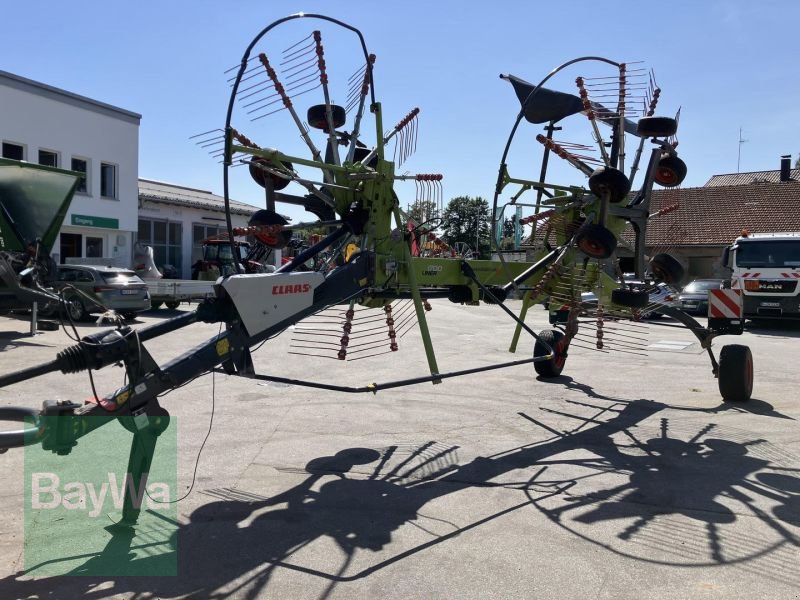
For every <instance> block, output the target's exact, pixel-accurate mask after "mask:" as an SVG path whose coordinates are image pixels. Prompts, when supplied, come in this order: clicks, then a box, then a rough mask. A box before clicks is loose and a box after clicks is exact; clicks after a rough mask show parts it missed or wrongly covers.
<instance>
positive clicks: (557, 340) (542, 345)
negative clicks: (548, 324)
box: [533, 329, 567, 379]
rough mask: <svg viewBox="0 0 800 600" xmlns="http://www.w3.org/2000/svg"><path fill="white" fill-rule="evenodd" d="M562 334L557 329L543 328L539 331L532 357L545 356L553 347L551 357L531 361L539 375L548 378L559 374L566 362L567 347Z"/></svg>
mask: <svg viewBox="0 0 800 600" xmlns="http://www.w3.org/2000/svg"><path fill="white" fill-rule="evenodd" d="M566 345H567V344H566V341H565V336H564V334H563V333H562V332H561V331H559V330H558V329H545V330H543V331H540V332H539V339H538V340H536V344H535V345H534V346H533V357H534V358H538V357H540V356H547V355H548V354H550V348H552V349H553V358H551V359H549V360H542V361H538V362H535V363H533V368H534V369H535V370H536V373H538V374H539V376H540V377H544V378H545V379H549V378H552V377H558V376H559V375H561V371H563V370H564V365H565V364H566V362H567V348H566Z"/></svg>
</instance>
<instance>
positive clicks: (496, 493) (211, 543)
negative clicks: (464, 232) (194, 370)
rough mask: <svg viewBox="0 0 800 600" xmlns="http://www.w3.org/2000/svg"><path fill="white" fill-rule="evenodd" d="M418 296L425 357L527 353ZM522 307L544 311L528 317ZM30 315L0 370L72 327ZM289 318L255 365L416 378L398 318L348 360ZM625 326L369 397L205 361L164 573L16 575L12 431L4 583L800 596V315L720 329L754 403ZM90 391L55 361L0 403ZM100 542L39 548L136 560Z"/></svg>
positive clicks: (660, 336) (46, 356) (677, 352)
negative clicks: (370, 348)
mask: <svg viewBox="0 0 800 600" xmlns="http://www.w3.org/2000/svg"><path fill="white" fill-rule="evenodd" d="M508 305H509V306H510V307H511V308H512V309H513V310H517V309H518V308H519V303H518V302H516V301H510V302H509V303H508ZM432 306H433V310H432V311H431V312H430V313H428V317H429V323H430V326H431V331H432V335H433V339H434V345H435V348H436V350H437V357H438V360H439V367H440V370H441V371H448V370H457V369H466V368H470V367H474V366H479V365H485V364H489V363H495V362H501V361H507V360H512V359H514V358H522V357H527V356H529V355H530V352H531V348H532V340H531V339H530V338H526V337H523V340H522V342H521V343H520V348H519V351H518V354H517V355H509V354H508V352H507V350H508V345H509V341H510V338H511V333H512V330H513V323H512V322H511V320H510V319H509V318H508V317H507V316H506V315H505V314H503V313H502V312H501V310H500V309H499V308H498V307H496V306H482V307H480V308H476V307H468V306H460V305H453V304H451V303H449V302H447V301H433V302H432ZM174 314H177V312H176V311H173V312H169V311H163V312H157V311H154V312H152V313H148V314H147V315H145V316H144V317H143V318H141V319H140V321H139V323H138V326H143V325H146V324H148V323H152V322H155V321H157V320H159V319H163V318H167V317H168V316H169V315H174ZM528 322H529V323H530V324H531V326H532V327H533V329H535V330H539V329H543V328H545V327H547V324H546V313H544V312H543V311H541V310H540V309H538V308H537V309H535V310H533V311H532V313H531V315H530V316H529V319H528ZM664 323H665V324H669V323H670V322H668V321H665V322H664ZM95 330H97V327H96V326H95V325H93V324H85V325H83V326H81V331H82V334H86V333H88V332H90V331H95ZM27 331H28V329H27V326H26V325H25V324H24V323H22V322H16V321H11V320H6V319H3V320H0V373H8V372H10V371H13V370H15V369H19V368H22V367H24V366H30V365H32V364H37V363H39V362H45V361H47V360H51V359H52V358H53V357H54V356H55V353H56V352H57V351H58V350H60V349H62V348H63V347H65V346H66V345H68V344H69V343H70V342H69V340H68V339H67V337H66V336H65V334H64V332H63V331H58V332H46V333H42V334H39V335H37V336H35V337H32V338H31V337H29V336H27ZM217 331H218V326H213V325H202V324H199V325H194V326H192V327H189V328H186V329H184V330H181V331H179V332H176V333H173V334H170V335H168V336H164V338H162V339H160V340H159V341H158V342H157V343H153V342H151V343H149V344H147V347H148V349H149V350H150V352H151V353H152V354H153V355H154V357H155V358H156V360H157V361H159V362H163V361H166V360H169V359H170V358H172V357H174V356H176V355H177V354H179V353H181V352H184V351H185V350H186V349H187V348H190V347H192V346H194V345H196V344H199V343H201V342H202V341H204V340H206V339H208V338H210V337H211V336H213V335H214V334H215V333H216V332H217ZM291 333H292V332H286V333H284V334H283V335H281V336H280V337H278V338H276V339H274V340H271V341H270V342H268V343H267V344H265V345H264V346H263V347H262V348H260V349H259V350H258V351H257V352H256V353H255V355H254V361H255V364H256V370H257V371H258V372H260V373H265V374H272V375H280V376H284V377H294V378H301V379H309V380H314V381H325V382H328V383H336V384H339V385H352V386H361V385H365V384H368V383H371V382H376V381H377V382H383V381H388V380H394V379H400V378H403V377H413V376H417V375H424V374H425V373H426V363H425V359H424V354H423V352H422V344H421V340H420V338H419V335H418V333H417V331H416V330H413V331H412V332H410V333H408V335H406V336H405V337H403V338H402V339H401V340H400V351H399V352H398V353H389V354H386V355H384V356H380V357H375V358H373V359H366V360H357V361H352V362H345V363H342V362H340V361H335V360H328V359H322V358H312V357H304V356H297V355H293V354H289V353H288V351H289V350H291V349H292V348H291V344H292V340H291ZM635 334H636V335H637V336H640V337H641V338H642V339H641V340H639V341H637V345H638V348H637V349H636V352H635V353H624V354H623V353H607V354H606V353H599V352H597V351H596V350H592V349H590V348H591V347H592V345H593V339H592V338H591V336H590V337H588V338H585V339H584V343H583V344H581V345H582V346H584V347H575V348H573V349H572V350H571V353H570V356H569V359H568V361H567V365H566V368H565V370H564V374H563V375H562V376H561V377H559V378H557V379H554V380H552V381H540V380H537V378H536V377H535V374H534V373H533V367H532V365H525V366H519V367H513V368H510V369H504V370H498V371H489V372H486V373H481V374H477V375H470V376H464V377H460V378H456V379H451V380H447V381H445V382H444V383H442V384H440V385H431V384H421V385H415V386H411V387H406V388H396V389H392V390H387V391H382V392H379V393H378V394H376V395H372V394H344V393H337V392H328V391H320V390H313V389H308V388H302V387H294V386H286V385H283V384H274V383H272V384H268V383H257V382H255V381H251V380H243V379H237V378H232V377H227V376H223V375H216V376H214V377H213V378H212V376H210V375H206V376H203V377H201V378H198V379H197V380H195V381H194V382H192V383H191V384H189V385H187V386H184V387H182V388H180V389H177V390H175V391H173V392H171V393H170V394H168V395H166V396H165V397H164V398H163V400H162V405H163V406H164V407H165V408H167V409H168V410H169V411H170V413H171V414H172V415H174V416H176V417H177V424H176V427H177V435H178V456H177V459H178V482H179V486H178V488H179V492H182V491H184V490H187V489H188V487H189V485H190V483H191V481H192V476H193V472H194V468H195V461H196V458H197V453H198V450H199V448H200V446H201V444H202V443H203V440H204V437H205V436H206V432H207V430H208V426H209V419H210V416H211V411H212V401H213V407H214V420H213V427H212V430H211V434H210V436H209V438H208V441H207V443H206V445H205V448H204V450H203V454H202V456H201V458H200V462H199V466H198V469H197V481H196V483H195V487H194V490H193V492H192V493H191V494H190V495H189V497H188V498H187V499H186V500H184V501H182V502H180V503H179V504H178V514H177V521H178V524H177V531H176V532H175V534H174V535H173V536H172V537H171V538H170V539H169V540H167V541H161V542H159V543H161V544H162V545H163V544H166V547H167V548H168V551H169V552H172V553H173V554H174V556H175V557H176V558H177V575H176V576H171V577H165V576H146V575H145V576H138V577H133V576H110V577H95V576H93V577H74V576H37V575H36V572H35V570H34V571H33V572H32V573H29V574H24V573H22V572H21V570H22V569H23V565H24V561H23V556H22V547H23V544H22V540H23V535H24V531H23V527H22V515H23V511H24V506H23V505H24V502H23V500H24V495H23V452H22V451H19V450H16V451H15V450H10V451H9V452H7V453H6V454H3V455H0V478H2V479H1V480H2V481H3V482H5V485H4V486H3V489H2V490H0V509H2V510H0V532H2V535H1V537H0V598H17V597H19V598H106V597H120V598H178V597H196V598H228V597H233V598H376V597H385V598H492V597H496V598H564V597H567V598H569V597H573V598H614V599H617V598H636V599H640V598H662V597H665V596H667V595H669V597H670V598H728V597H736V598H765V597H769V598H787V599H788V598H797V597H798V596H799V595H800V573H798V570H797V565H798V564H800V549H799V548H800V458H798V456H800V429H799V428H798V424H797V423H798V421H797V419H798V418H799V417H800V398H798V393H797V377H796V375H795V374H794V368H795V365H796V363H797V358H798V356H799V355H798V351H797V343H798V342H797V337H798V336H800V331H798V330H797V329H794V330H784V329H782V328H774V329H759V330H749V331H747V332H746V333H745V334H744V335H743V336H741V337H725V338H720V340H719V341H718V342H715V347H717V348H718V347H719V346H720V345H721V344H722V343H746V344H748V345H750V347H751V349H752V351H753V355H754V360H755V380H756V382H755V391H754V399H753V400H752V401H751V402H749V403H747V404H744V405H736V406H733V405H726V404H724V403H723V402H722V401H721V399H720V396H719V393H718V390H717V383H716V380H715V379H714V378H713V376H712V374H711V367H710V363H709V360H708V358H707V357H706V356H705V355H704V354H703V353H702V351H701V349H700V348H699V346H698V345H697V343H696V342H695V341H694V339H693V337H692V336H691V335H690V334H689V333H688V332H687V331H686V330H684V329H680V328H670V327H663V326H656V325H653V326H647V327H644V328H641V329H639V330H637V331H636V332H635ZM644 354H647V356H644ZM122 381H123V373H122V370H121V369H119V368H114V367H110V368H107V369H104V370H103V371H101V372H99V373H97V374H96V375H95V383H96V386H97V388H98V390H99V391H101V393H103V392H108V391H111V390H113V389H115V388H116V387H118V386H119V385H121V383H122ZM89 395H91V391H90V388H89V385H88V379H87V376H86V374H76V375H60V374H58V375H56V374H52V375H47V376H44V377H41V378H38V379H36V380H29V381H26V382H23V383H20V384H16V385H14V386H10V387H7V388H4V389H0V403H3V404H15V405H16V404H22V405H27V406H38V405H40V404H41V401H42V400H45V399H71V400H76V401H81V400H83V399H84V398H86V397H88V396H89ZM212 398H213V400H212ZM128 439H129V438H125V437H123V436H121V437H120V445H121V447H123V449H124V451H125V452H127V449H126V444H127V443H128ZM67 460H68V459H67ZM107 537H108V539H107V545H106V546H105V547H104V548H102V549H101V550H100V551H99V555H101V556H99V557H98V556H97V555H93V556H83V555H80V556H78V554H79V553H77V552H76V553H74V555H70V554H69V552H68V551H66V554H65V550H63V549H60V548H61V546H59V550H58V552H60V553H61V554H59V555H56V556H54V560H60V561H63V562H64V564H67V565H69V568H70V569H74V570H75V571H80V568H81V566H82V565H86V564H88V563H89V562H90V561H92V560H95V561H97V559H98V558H102V559H104V560H107V561H109V563H111V564H123V563H125V562H126V561H127V562H137V561H139V562H140V564H141V565H142V566H143V570H144V571H145V572H147V560H148V556H147V551H146V549H147V544H146V543H142V540H141V539H138V538H136V539H133V540H128V541H127V542H125V541H124V540H123V542H120V541H119V539H116V540H115V539H113V538H112V536H111V535H110V534H108V536H107ZM54 546H55V544H54ZM67 548H68V546H67ZM162 549H163V548H162ZM54 552H55V549H54ZM56 554H57V553H56ZM92 564H96V563H92Z"/></svg>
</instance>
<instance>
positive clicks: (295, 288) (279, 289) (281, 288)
mask: <svg viewBox="0 0 800 600" xmlns="http://www.w3.org/2000/svg"><path fill="white" fill-rule="evenodd" d="M310 291H311V284H310V283H297V284H294V285H273V286H272V295H273V296H280V295H281V294H305V293H307V292H310Z"/></svg>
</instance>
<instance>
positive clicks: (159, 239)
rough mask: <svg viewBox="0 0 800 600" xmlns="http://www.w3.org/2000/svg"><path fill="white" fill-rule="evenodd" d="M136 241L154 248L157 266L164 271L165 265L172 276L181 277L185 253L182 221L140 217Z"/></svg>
mask: <svg viewBox="0 0 800 600" xmlns="http://www.w3.org/2000/svg"><path fill="white" fill-rule="evenodd" d="M136 241H137V243H139V244H142V245H145V246H151V247H152V248H153V260H154V262H155V263H156V267H158V269H159V270H160V271H161V272H162V273H163V272H164V270H165V269H164V267H166V266H169V267H172V269H167V271H168V274H169V276H170V277H181V276H182V275H181V273H182V270H183V269H182V264H183V253H182V252H181V245H182V243H183V228H182V226H181V223H176V222H172V221H158V220H154V219H139V231H138V233H137V236H136Z"/></svg>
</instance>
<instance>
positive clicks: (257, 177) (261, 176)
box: [248, 157, 294, 190]
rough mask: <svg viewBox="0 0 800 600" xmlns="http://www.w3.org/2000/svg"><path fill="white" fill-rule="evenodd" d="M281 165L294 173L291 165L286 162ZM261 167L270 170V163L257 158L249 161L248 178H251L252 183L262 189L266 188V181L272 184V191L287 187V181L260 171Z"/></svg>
mask: <svg viewBox="0 0 800 600" xmlns="http://www.w3.org/2000/svg"><path fill="white" fill-rule="evenodd" d="M281 164H282V165H283V166H284V168H286V169H288V170H289V171H294V166H292V163H290V162H288V161H282V162H281ZM262 166H263V167H267V168H270V167H272V163H271V162H270V161H268V160H267V159H266V158H261V157H259V158H254V159H252V160H251V161H250V166H249V167H248V168H249V169H250V177H252V178H253V181H255V182H256V183H257V184H258V185H260V186H261V187H263V188H265V187H267V180H269V181H271V182H272V189H273V190H282V189H283V188H285V187H286V186H287V185H289V183H290V180H289V179H286V178H283V177H278V176H277V175H275V174H273V173H270V172H269V171H266V170H264V169H262V168H261V167H262Z"/></svg>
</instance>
